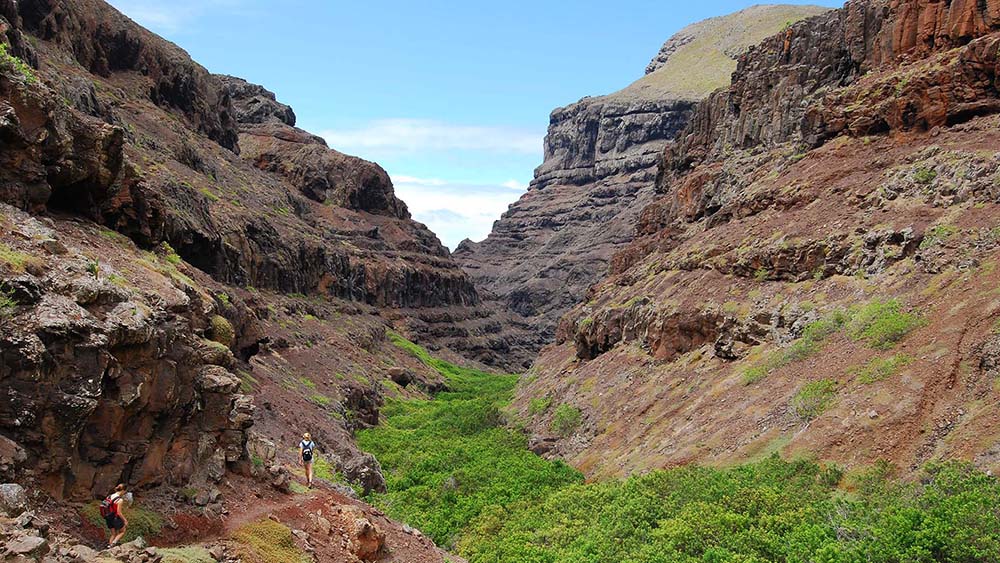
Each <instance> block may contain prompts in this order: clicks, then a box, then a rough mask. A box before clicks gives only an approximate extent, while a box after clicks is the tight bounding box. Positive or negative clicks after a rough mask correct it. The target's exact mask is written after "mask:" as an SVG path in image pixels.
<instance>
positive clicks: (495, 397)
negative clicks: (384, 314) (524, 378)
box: [358, 332, 583, 561]
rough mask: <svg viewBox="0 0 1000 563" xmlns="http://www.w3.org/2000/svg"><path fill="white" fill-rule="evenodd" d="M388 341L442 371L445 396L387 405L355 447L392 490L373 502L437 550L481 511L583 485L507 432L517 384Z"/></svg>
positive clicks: (573, 474)
mask: <svg viewBox="0 0 1000 563" xmlns="http://www.w3.org/2000/svg"><path fill="white" fill-rule="evenodd" d="M389 338H390V340H391V341H392V342H393V343H395V344H396V345H397V346H399V347H400V348H402V349H404V350H406V351H408V352H410V353H411V354H413V355H414V356H415V357H417V358H419V359H420V360H421V361H422V362H424V363H425V364H426V365H427V366H429V367H431V368H433V369H435V370H437V371H438V373H440V374H441V375H442V376H443V377H444V378H445V379H446V380H447V384H448V390H447V391H443V392H440V393H438V394H437V395H436V396H435V398H434V399H432V400H423V399H410V400H403V399H389V400H387V401H386V405H385V407H384V408H383V410H382V413H383V415H384V422H383V423H382V424H381V425H380V426H378V427H376V428H372V429H368V430H363V431H361V432H359V433H358V444H359V445H360V446H361V448H362V449H364V450H365V451H368V452H371V453H373V454H375V456H376V457H377V458H378V460H379V462H380V463H381V465H382V468H383V472H384V474H385V477H386V483H387V486H388V492H387V493H385V494H374V495H371V496H370V497H369V499H368V500H369V501H371V502H372V503H374V504H375V505H377V506H379V507H381V508H383V509H384V510H385V511H386V512H387V513H389V514H390V515H391V516H392V517H394V518H396V519H398V520H402V521H404V522H407V523H409V524H410V525H412V526H415V527H417V528H419V529H420V530H421V531H423V532H424V533H425V534H427V535H428V536H430V537H431V538H432V539H433V540H434V541H435V542H437V543H438V545H442V546H451V545H453V543H454V542H455V541H456V539H457V537H458V535H459V533H460V532H461V530H462V529H463V528H464V527H465V526H466V525H467V524H468V523H469V522H470V521H472V520H473V519H474V518H476V517H477V516H478V515H479V514H480V513H482V512H483V511H484V510H489V509H491V508H490V507H502V506H510V505H512V504H515V503H519V502H527V503H533V502H539V501H541V499H543V498H544V497H545V496H546V495H547V494H548V493H549V492H551V491H553V490H555V489H557V488H560V487H562V486H565V485H568V484H571V483H579V482H581V481H582V480H583V478H582V475H581V474H580V473H579V472H578V471H576V470H575V469H573V468H571V467H569V466H567V465H566V464H564V463H562V462H560V461H555V462H549V461H546V460H544V459H542V458H540V457H538V456H536V455H534V454H533V453H531V452H530V451H528V449H527V445H528V443H527V442H528V441H527V438H526V436H525V435H524V434H522V433H520V432H516V431H514V430H511V429H509V428H505V427H503V426H502V422H503V415H502V412H501V409H502V408H503V407H505V406H506V405H508V404H509V403H510V400H511V397H512V395H513V390H514V386H515V384H516V383H517V377H516V376H512V375H494V374H490V373H486V372H482V371H479V370H474V369H467V368H462V367H460V366H456V365H454V364H451V363H448V362H445V361H443V360H440V359H437V358H434V357H432V356H431V355H430V354H428V353H427V351H426V350H424V349H423V348H422V347H420V346H418V345H416V344H414V343H412V342H410V341H408V340H406V339H405V338H403V337H402V336H400V335H398V334H396V333H394V332H389ZM508 560H509V559H508ZM509 561H512V560H509Z"/></svg>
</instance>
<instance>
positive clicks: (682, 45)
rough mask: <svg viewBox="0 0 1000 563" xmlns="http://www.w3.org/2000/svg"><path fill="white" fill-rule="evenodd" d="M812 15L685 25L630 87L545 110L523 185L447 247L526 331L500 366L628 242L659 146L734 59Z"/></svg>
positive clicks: (782, 11)
mask: <svg viewBox="0 0 1000 563" xmlns="http://www.w3.org/2000/svg"><path fill="white" fill-rule="evenodd" d="M824 11H825V10H824V9H822V8H816V7H809V6H799V7H794V6H757V7H754V8H750V9H747V10H744V11H742V12H738V13H736V14H732V15H729V16H724V17H721V18H715V19H713V20H708V21H706V22H701V23H699V24H695V25H693V26H690V27H688V28H685V29H684V30H682V31H681V32H679V33H678V34H677V35H676V36H675V37H674V38H672V39H671V40H670V41H668V42H667V43H666V44H665V45H664V47H663V49H662V50H661V51H660V53H659V54H657V56H656V57H655V58H654V60H653V62H651V63H650V67H649V68H648V69H647V75H646V77H644V78H643V79H641V80H639V81H637V82H636V83H635V84H633V85H631V86H629V87H628V88H625V89H624V90H621V91H619V92H616V93H614V94H611V95H608V96H600V97H594V98H590V97H588V98H584V99H583V100H581V101H579V102H577V103H575V104H572V105H570V106H567V107H565V108H559V109H556V110H555V111H553V112H552V116H551V121H550V124H549V131H548V135H547V136H546V138H545V161H544V162H543V163H542V165H541V166H539V167H538V169H537V170H536V171H535V178H534V180H533V181H532V183H531V186H530V188H529V190H528V193H527V194H525V195H524V196H523V197H522V198H521V199H520V200H519V201H518V202H517V203H515V204H514V205H513V206H511V208H510V210H509V211H508V212H507V213H505V214H504V216H503V217H502V218H501V219H500V220H499V221H498V222H497V223H496V225H495V226H494V229H493V232H492V233H491V234H490V236H489V237H488V238H487V239H486V240H485V241H483V242H480V243H471V242H464V243H463V244H462V245H460V246H459V248H458V249H457V250H456V252H455V257H456V259H457V260H459V261H460V263H461V264H462V265H463V267H464V268H465V270H466V271H467V272H468V273H469V275H470V276H472V278H473V279H474V280H475V282H476V284H477V287H478V288H480V289H481V290H484V291H485V292H486V293H487V294H488V295H489V296H490V300H491V302H492V304H493V305H495V306H496V307H497V308H499V309H501V310H506V311H508V312H510V313H511V314H512V315H514V316H515V317H521V319H520V320H519V322H518V324H521V325H524V326H528V327H530V332H531V333H532V334H535V335H537V338H535V339H534V341H533V342H526V343H521V345H522V346H521V347H522V349H523V350H524V352H525V353H523V354H519V355H517V356H514V357H511V358H508V359H507V361H508V362H509V363H508V364H507V365H508V366H517V367H521V366H525V365H527V364H528V363H530V361H531V359H532V357H533V354H534V353H535V351H537V349H538V347H539V345H541V344H544V343H546V342H548V341H550V340H551V338H552V337H553V335H554V332H555V326H556V322H557V320H558V319H559V317H560V316H561V315H562V314H563V313H564V312H565V311H566V310H568V309H569V308H570V307H572V306H573V305H574V304H576V303H578V302H579V301H580V300H581V298H582V297H583V295H584V293H585V292H586V290H587V288H588V287H589V286H590V285H591V284H592V283H594V282H596V281H597V280H599V279H600V278H601V276H603V275H604V274H605V272H606V270H607V264H608V262H609V260H610V258H611V256H612V254H613V253H614V252H615V250H616V249H618V248H620V247H622V246H623V245H625V244H626V243H628V241H630V240H631V238H632V234H633V230H634V225H635V221H636V218H637V214H638V211H639V210H640V209H642V208H643V207H644V206H645V205H647V204H648V203H651V201H652V197H653V189H652V188H653V180H654V178H655V174H656V166H657V163H658V162H659V160H660V156H661V153H662V151H663V149H664V147H665V146H666V144H667V142H668V141H669V140H671V139H673V138H674V137H675V136H676V135H677V133H678V132H679V131H681V130H682V129H683V127H684V126H685V125H686V124H687V122H688V120H689V118H690V116H691V112H692V110H693V107H694V105H695V102H696V101H697V100H699V99H701V98H703V97H704V96H706V95H707V94H708V93H709V92H711V91H712V90H713V89H714V88H716V87H720V86H722V85H724V84H726V83H727V79H728V76H729V73H730V72H732V70H733V68H734V67H735V60H734V59H735V57H736V56H737V55H738V54H739V53H741V52H742V51H743V50H744V49H745V48H746V47H748V46H749V45H752V44H754V43H756V42H758V41H760V40H761V39H763V38H764V37H766V36H768V35H770V34H772V33H774V32H775V31H778V30H779V29H781V27H782V26H783V25H785V24H786V23H787V22H789V21H797V20H799V19H801V18H803V17H807V16H811V15H815V14H819V13H822V12H824Z"/></svg>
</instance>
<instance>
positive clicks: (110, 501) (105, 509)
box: [100, 495, 118, 518]
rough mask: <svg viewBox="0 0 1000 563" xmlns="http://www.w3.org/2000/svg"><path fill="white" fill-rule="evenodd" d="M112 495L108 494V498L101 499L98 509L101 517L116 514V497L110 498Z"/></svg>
mask: <svg viewBox="0 0 1000 563" xmlns="http://www.w3.org/2000/svg"><path fill="white" fill-rule="evenodd" d="M112 496H114V495H111V496H108V498H106V499H104V500H102V501H101V506H100V511H101V517H102V518H107V517H108V516H111V515H112V514H118V504H117V503H116V502H115V501H116V500H117V499H114V498H111V497H112Z"/></svg>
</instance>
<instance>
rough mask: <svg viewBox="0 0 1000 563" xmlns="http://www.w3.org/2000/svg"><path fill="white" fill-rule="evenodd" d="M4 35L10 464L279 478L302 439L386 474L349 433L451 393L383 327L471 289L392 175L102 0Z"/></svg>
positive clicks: (91, 483)
mask: <svg viewBox="0 0 1000 563" xmlns="http://www.w3.org/2000/svg"><path fill="white" fill-rule="evenodd" d="M0 42H2V44H3V45H2V48H3V51H2V52H0V324H2V326H3V330H2V332H3V334H2V335H0V352H2V353H0V388H2V389H3V392H2V397H0V435H2V438H0V442H2V443H0V471H2V472H3V475H2V477H3V478H5V479H11V478H16V479H18V480H19V481H22V482H28V481H31V482H34V483H37V484H38V485H39V487H38V488H39V490H40V491H43V492H45V493H47V494H48V495H51V497H53V498H55V499H64V498H69V499H86V498H90V497H92V496H93V495H100V494H105V493H106V492H107V491H108V490H109V488H110V487H111V486H112V485H113V484H114V483H117V482H119V481H125V482H127V483H129V484H130V485H133V486H138V487H142V488H144V489H149V488H152V487H155V486H157V485H161V484H165V485H168V486H170V487H175V488H176V487H189V486H194V487H202V486H213V485H215V484H217V483H220V482H222V481H223V480H224V479H228V478H229V477H232V478H234V479H235V478H236V477H241V478H248V479H249V478H256V479H259V480H265V481H268V482H270V483H271V484H273V485H274V486H275V487H278V488H284V489H285V490H287V487H288V472H287V470H286V469H285V468H284V466H285V464H291V466H292V467H294V451H293V450H292V449H290V447H291V446H292V445H294V444H295V443H297V442H298V436H299V435H300V434H301V432H302V431H305V430H310V431H311V432H312V433H313V435H314V436H315V437H316V440H317V442H318V443H319V444H320V445H321V449H322V450H323V452H324V454H325V455H326V456H327V457H326V458H325V459H327V460H328V461H329V462H330V464H331V470H330V471H331V472H332V473H334V474H337V475H340V476H341V477H344V478H346V480H347V481H348V482H351V483H353V484H355V485H357V486H359V487H360V488H362V489H364V490H379V489H381V488H383V487H384V481H383V479H382V475H381V473H380V469H379V467H378V463H377V461H376V460H375V459H374V458H372V456H370V455H367V454H364V453H362V452H360V451H359V450H358V449H357V447H356V445H355V444H354V440H353V431H354V430H355V429H357V428H361V427H364V426H366V425H371V424H374V423H376V422H377V420H378V416H379V409H380V407H381V405H382V404H383V402H384V399H385V397H386V396H387V395H390V396H391V395H400V396H420V395H422V394H423V393H425V392H426V391H427V390H429V389H437V388H440V385H441V382H440V376H439V375H437V374H436V372H433V371H432V370H429V369H428V368H427V367H426V366H424V365H423V364H422V363H420V362H418V361H415V360H413V358H411V357H410V356H409V355H408V354H406V353H405V352H402V351H400V350H399V349H398V348H397V347H396V346H393V345H392V344H391V343H390V342H389V340H388V338H387V331H388V330H389V329H390V328H392V326H391V325H392V324H395V325H396V328H399V329H405V328H406V326H407V325H408V324H409V323H410V322H411V318H412V317H414V316H416V315H418V314H420V315H425V316H428V317H433V316H434V314H435V313H434V312H436V311H446V312H451V311H456V310H457V311H462V314H463V315H466V316H468V315H469V314H470V313H468V311H474V310H475V306H476V305H477V304H478V302H479V298H478V294H477V292H476V290H475V288H474V286H473V285H472V283H471V281H470V280H469V278H468V276H467V275H466V274H465V273H464V272H463V271H462V270H461V268H460V267H459V266H458V265H457V264H456V263H455V262H453V261H452V260H451V259H450V257H449V255H448V252H447V250H446V249H445V248H444V247H443V246H442V245H441V244H440V242H439V241H438V240H437V238H436V237H435V236H434V234H433V233H431V232H430V231H429V230H428V229H427V228H426V227H424V226H423V225H421V224H419V223H416V222H414V221H413V220H411V219H410V216H409V213H408V211H407V209H406V206H405V204H403V203H402V202H401V201H400V200H399V199H398V198H396V197H395V195H394V193H393V188H392V184H391V182H390V180H389V178H388V175H387V174H386V173H385V171H384V170H382V169H381V168H380V167H379V166H378V165H376V164H374V163H370V162H366V161H364V160H361V159H359V158H356V157H351V156H348V155H344V154H341V153H339V152H337V151H335V150H332V149H330V148H329V147H327V146H326V143H325V142H324V141H322V140H321V139H319V138H318V137H316V136H314V135H311V134H309V133H307V132H305V131H302V130H301V129H298V128H296V127H295V126H294V123H295V115H294V112H293V111H292V109H291V108H289V107H288V106H286V105H283V104H281V103H280V102H279V101H277V99H276V96H275V95H274V94H273V93H271V92H269V91H268V90H266V89H265V88H263V87H261V86H257V85H254V84H250V83H247V82H246V81H243V80H240V79H237V78H233V77H226V76H218V75H213V74H211V73H209V72H208V71H207V70H205V69H204V68H202V67H201V66H199V65H198V64H197V63H195V62H193V61H192V60H191V59H190V58H189V57H188V56H187V54H186V53H185V52H184V51H182V50H181V49H180V48H178V47H177V46H175V45H173V44H170V43H168V42H166V41H164V40H163V39H161V38H159V37H157V36H155V35H154V34H152V33H150V32H148V31H146V30H145V29H143V28H141V27H140V26H138V25H136V24H135V23H134V22H132V21H131V20H129V19H128V18H126V17H125V16H123V15H122V14H120V13H119V12H117V11H116V10H115V9H113V8H112V7H110V6H108V5H107V4H105V3H104V2H101V1H99V0H58V1H57V0H27V1H19V2H14V1H12V0H0ZM394 380H397V381H398V383H394V382H393V381H394ZM254 396H255V397H256V402H257V407H256V409H255V408H254ZM251 426H253V430H250V427H251ZM275 444H279V446H276V445H275ZM227 471H229V472H230V473H229V474H228V475H229V477H227ZM233 472H235V473H233Z"/></svg>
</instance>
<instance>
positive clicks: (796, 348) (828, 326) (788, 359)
mask: <svg viewBox="0 0 1000 563" xmlns="http://www.w3.org/2000/svg"><path fill="white" fill-rule="evenodd" d="M846 322H847V316H846V315H845V314H844V313H843V312H842V311H835V312H833V313H831V314H830V315H827V316H826V317H824V318H822V319H819V320H816V321H813V322H811V323H809V324H808V325H806V327H805V329H803V330H802V336H801V337H799V338H797V339H796V340H795V341H793V342H792V343H791V344H790V345H789V346H787V347H786V348H784V349H782V350H776V351H774V352H772V353H771V354H769V355H768V356H767V358H765V359H764V361H763V362H762V363H760V364H757V365H754V366H750V367H748V368H746V369H744V370H743V372H742V373H741V374H740V376H741V378H742V379H743V383H744V384H746V385H750V384H752V383H756V382H758V381H760V380H762V379H764V378H765V377H767V376H768V375H770V374H771V372H773V371H775V370H777V369H779V368H781V367H784V366H787V365H788V364H792V363H795V362H799V361H802V360H805V359H806V358H809V357H810V356H812V355H814V354H816V353H817V352H819V351H820V350H822V349H823V342H824V341H825V340H826V339H827V338H829V337H830V336H832V335H834V334H836V333H837V332H838V331H840V329H841V328H842V327H843V326H844V324H845V323H846Z"/></svg>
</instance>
